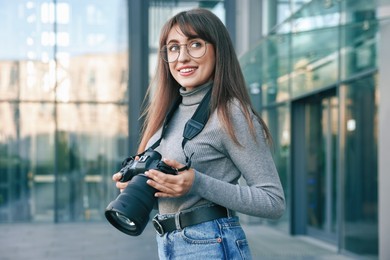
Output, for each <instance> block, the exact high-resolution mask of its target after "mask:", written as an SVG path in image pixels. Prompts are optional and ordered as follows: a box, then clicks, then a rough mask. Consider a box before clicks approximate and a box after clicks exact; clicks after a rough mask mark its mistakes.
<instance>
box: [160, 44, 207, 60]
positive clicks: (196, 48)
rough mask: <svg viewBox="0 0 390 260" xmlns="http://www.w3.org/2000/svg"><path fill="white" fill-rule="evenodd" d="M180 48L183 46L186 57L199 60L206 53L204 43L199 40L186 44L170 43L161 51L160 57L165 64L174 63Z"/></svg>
mask: <svg viewBox="0 0 390 260" xmlns="http://www.w3.org/2000/svg"><path fill="white" fill-rule="evenodd" d="M181 46H185V47H186V49H187V53H188V55H190V56H191V57H192V58H201V57H202V56H203V55H204V54H205V53H206V42H205V41H203V40H200V39H196V40H192V41H190V42H188V43H186V44H178V43H170V44H167V45H165V46H164V47H163V48H162V49H161V57H162V58H163V59H164V60H165V61H166V62H174V61H176V60H177V59H178V58H179V55H180V50H181Z"/></svg>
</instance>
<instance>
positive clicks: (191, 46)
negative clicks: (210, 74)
mask: <svg viewBox="0 0 390 260" xmlns="http://www.w3.org/2000/svg"><path fill="white" fill-rule="evenodd" d="M189 46H190V48H192V49H199V48H201V47H202V43H201V42H198V41H196V42H191V44H190V45H189Z"/></svg>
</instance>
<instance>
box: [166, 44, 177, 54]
mask: <svg viewBox="0 0 390 260" xmlns="http://www.w3.org/2000/svg"><path fill="white" fill-rule="evenodd" d="M168 50H169V51H170V52H178V51H179V50H180V46H179V45H177V44H174V45H171V46H170V47H169V48H168Z"/></svg>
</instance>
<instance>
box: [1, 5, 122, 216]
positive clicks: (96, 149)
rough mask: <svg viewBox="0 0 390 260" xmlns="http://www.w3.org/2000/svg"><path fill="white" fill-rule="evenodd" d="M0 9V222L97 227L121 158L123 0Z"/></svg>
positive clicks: (111, 194)
mask: <svg viewBox="0 0 390 260" xmlns="http://www.w3.org/2000/svg"><path fill="white" fill-rule="evenodd" d="M0 6H1V8H0V16H1V17H2V18H3V19H1V20H0V26H2V28H3V30H2V34H3V36H4V37H3V38H2V44H1V46H2V47H1V48H0V122H1V123H0V222H3V221H7V222H13V221H29V220H33V221H53V220H55V221H68V220H93V219H101V218H102V217H103V214H102V212H103V211H104V207H105V206H106V205H107V204H108V202H109V201H111V200H112V199H113V198H115V197H116V195H117V192H118V191H117V189H116V188H115V186H114V185H113V183H112V182H111V178H110V176H111V174H112V173H113V172H114V171H116V170H117V169H118V168H119V164H120V162H118V161H117V160H120V159H121V158H124V157H125V156H127V154H126V151H127V149H126V148H127V146H126V143H127V135H128V122H127V113H126V111H127V100H128V98H127V74H128V72H127V70H128V59H127V47H128V39H127V37H128V30H127V1H125V0H115V1H103V0H98V1H96V0H93V1H92V0H89V1H76V0H69V1H62V2H58V1H57V2H56V1H46V0H36V1H4V0H0ZM117 158H119V159H117Z"/></svg>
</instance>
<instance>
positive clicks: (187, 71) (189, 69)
mask: <svg viewBox="0 0 390 260" xmlns="http://www.w3.org/2000/svg"><path fill="white" fill-rule="evenodd" d="M194 70H195V69H194V68H185V69H181V70H179V72H180V73H189V72H192V71H194Z"/></svg>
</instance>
